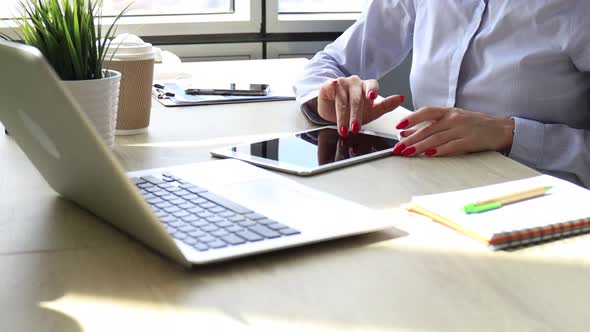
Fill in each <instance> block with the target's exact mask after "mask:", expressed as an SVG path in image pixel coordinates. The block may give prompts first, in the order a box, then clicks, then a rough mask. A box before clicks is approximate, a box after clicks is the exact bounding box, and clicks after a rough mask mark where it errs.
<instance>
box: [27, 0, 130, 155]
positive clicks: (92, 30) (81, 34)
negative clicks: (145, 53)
mask: <svg viewBox="0 0 590 332" xmlns="http://www.w3.org/2000/svg"><path fill="white" fill-rule="evenodd" d="M128 8H129V6H128V7H126V8H125V9H124V10H123V11H121V13H119V15H118V16H116V17H115V18H114V20H113V23H112V24H111V25H110V26H108V27H107V28H106V29H105V28H103V26H102V25H101V21H100V20H101V15H100V14H101V13H102V0H28V1H21V2H20V9H21V15H22V17H21V19H20V20H17V22H18V23H17V24H18V27H19V28H20V33H21V39H22V40H23V41H24V42H25V43H26V44H28V45H31V46H34V47H36V48H38V49H39V50H40V51H41V53H43V55H44V56H45V58H46V59H47V62H49V64H51V66H52V67H53V69H54V70H55V72H56V73H57V74H58V75H59V77H60V78H61V79H62V80H63V83H64V85H65V86H66V87H67V89H68V90H69V91H70V93H71V94H72V96H73V97H74V99H75V100H76V101H77V102H78V104H79V106H80V108H81V110H82V111H83V112H84V113H86V116H87V117H88V119H89V120H90V122H91V123H92V124H93V125H94V127H95V129H96V130H97V132H98V133H99V135H100V136H101V137H102V138H103V139H104V141H105V143H106V144H107V145H108V146H109V147H112V146H113V144H114V134H115V125H116V117H117V106H118V99H119V85H120V80H121V74H120V73H118V72H116V71H112V70H105V68H104V67H103V64H104V63H105V57H106V54H107V50H108V47H109V41H110V39H111V38H112V37H113V35H114V34H115V30H116V24H117V22H118V21H119V19H120V18H121V17H122V15H123V14H124V13H125V12H126V11H127V9H128ZM105 30H106V32H105ZM111 53H112V52H111Z"/></svg>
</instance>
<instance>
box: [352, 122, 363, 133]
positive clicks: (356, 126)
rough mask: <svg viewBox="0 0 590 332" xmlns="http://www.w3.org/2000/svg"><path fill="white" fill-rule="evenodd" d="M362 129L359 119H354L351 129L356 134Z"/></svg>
mask: <svg viewBox="0 0 590 332" xmlns="http://www.w3.org/2000/svg"><path fill="white" fill-rule="evenodd" d="M360 130H361V124H360V123H359V122H358V121H353V122H352V126H350V131H352V133H353V134H355V135H356V134H358V133H359V131H360Z"/></svg>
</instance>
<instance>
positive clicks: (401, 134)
mask: <svg viewBox="0 0 590 332" xmlns="http://www.w3.org/2000/svg"><path fill="white" fill-rule="evenodd" d="M407 134H408V132H407V131H401V132H400V133H399V135H400V136H401V137H406V135H407Z"/></svg>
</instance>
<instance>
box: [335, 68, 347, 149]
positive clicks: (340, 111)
mask: <svg viewBox="0 0 590 332" xmlns="http://www.w3.org/2000/svg"><path fill="white" fill-rule="evenodd" d="M337 84H338V85H337V86H336V101H335V105H334V106H335V107H336V125H337V126H338V133H339V134H340V136H341V137H342V138H347V137H348V129H349V128H348V125H349V123H350V105H349V98H348V82H347V81H346V79H344V78H339V79H338V83H337Z"/></svg>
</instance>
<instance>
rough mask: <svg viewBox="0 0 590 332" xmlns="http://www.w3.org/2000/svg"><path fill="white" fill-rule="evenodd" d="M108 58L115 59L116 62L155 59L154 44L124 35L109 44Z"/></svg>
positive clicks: (133, 36)
mask: <svg viewBox="0 0 590 332" xmlns="http://www.w3.org/2000/svg"><path fill="white" fill-rule="evenodd" d="M113 54H114V57H113ZM106 56H107V59H109V58H111V57H113V58H114V59H115V60H127V59H137V58H153V57H154V50H153V47H152V44H150V43H146V42H144V41H143V40H141V38H139V37H137V36H135V35H130V34H122V35H119V36H117V37H116V38H115V39H113V40H112V41H111V42H110V43H109V47H108V49H107V55H106Z"/></svg>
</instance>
